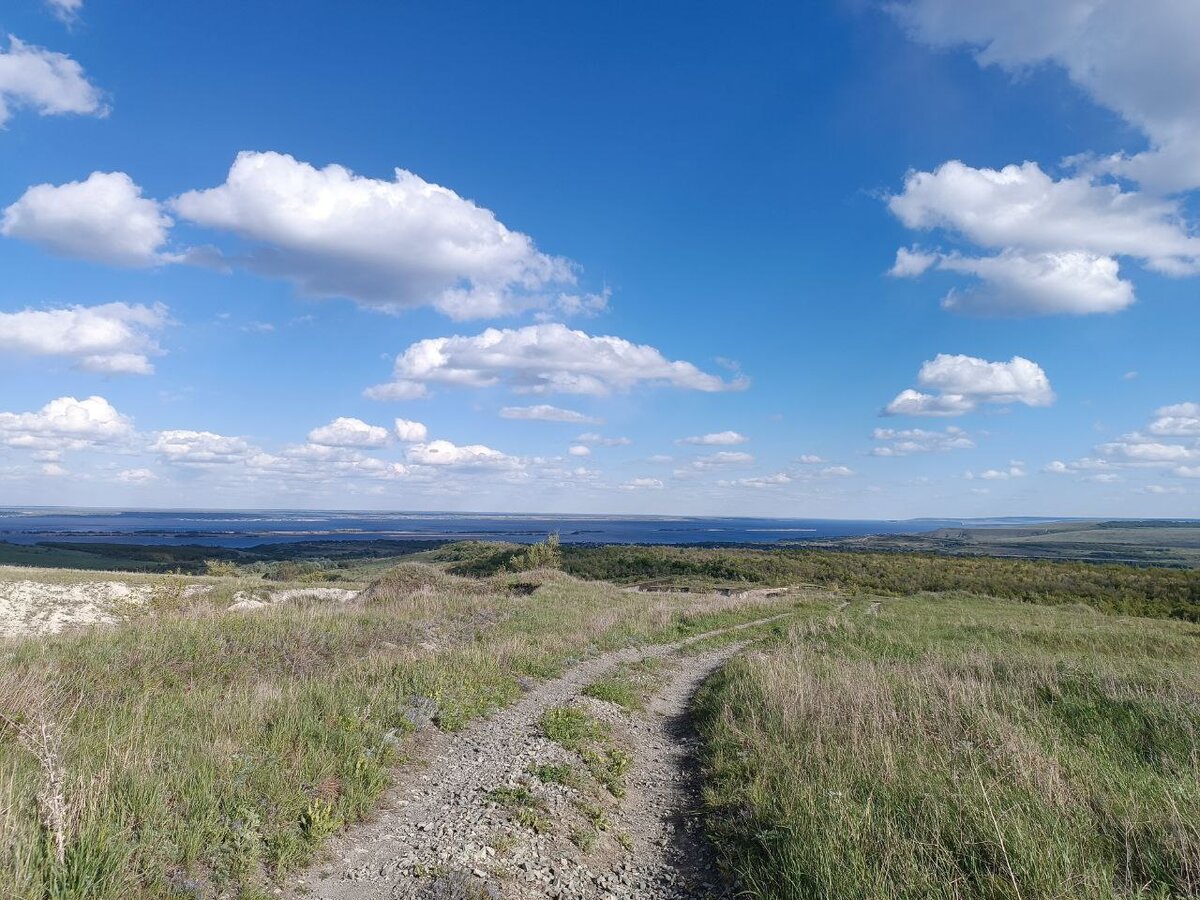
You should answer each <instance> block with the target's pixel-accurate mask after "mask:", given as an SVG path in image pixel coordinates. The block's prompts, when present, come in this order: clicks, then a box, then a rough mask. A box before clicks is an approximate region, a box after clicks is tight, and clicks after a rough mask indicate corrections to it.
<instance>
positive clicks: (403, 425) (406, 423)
mask: <svg viewBox="0 0 1200 900" xmlns="http://www.w3.org/2000/svg"><path fill="white" fill-rule="evenodd" d="M396 437H397V438H398V439H399V440H400V441H401V442H402V443H405V444H423V443H425V441H426V440H427V439H428V438H429V429H428V428H426V427H425V426H424V425H423V424H422V423H420V422H414V421H413V420H412V419H397V420H396Z"/></svg>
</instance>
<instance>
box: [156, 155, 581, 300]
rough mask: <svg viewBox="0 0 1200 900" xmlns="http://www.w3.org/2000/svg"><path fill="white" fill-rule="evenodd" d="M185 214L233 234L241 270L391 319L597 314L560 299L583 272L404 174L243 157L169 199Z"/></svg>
mask: <svg viewBox="0 0 1200 900" xmlns="http://www.w3.org/2000/svg"><path fill="white" fill-rule="evenodd" d="M172 208H173V209H174V210H175V212H176V213H177V214H178V215H180V216H181V217H182V218H185V219H187V220H188V221H191V222H194V223H195V224H197V225H202V226H205V227H208V228H214V229H219V230H222V231H228V232H231V233H233V234H235V235H237V236H239V237H240V238H242V239H244V240H245V241H246V242H247V243H248V244H249V249H248V250H247V252H246V253H245V254H244V255H241V256H239V257H237V258H236V262H237V263H239V264H242V265H245V266H247V267H249V268H251V269H253V270H255V271H257V272H260V273H262V274H264V275H268V276H272V277H278V278H284V279H287V280H288V281H291V282H292V283H293V284H295V285H296V287H297V289H298V290H299V291H300V293H302V294H303V295H305V296H310V297H345V298H350V299H352V300H356V301H358V302H359V303H362V304H364V305H368V306H372V307H376V308H379V309H383V310H387V311H392V312H395V311H400V310H403V309H409V308H412V307H416V306H425V305H432V306H434V307H435V308H437V309H438V310H440V311H441V312H443V313H445V314H447V315H449V316H451V317H452V318H456V319H469V318H479V317H486V316H499V315H506V314H510V313H514V312H519V311H521V310H523V309H528V308H532V307H546V306H554V305H557V306H559V307H560V308H566V309H574V310H576V311H578V310H580V309H585V308H588V309H594V308H595V307H596V306H602V305H603V303H602V302H601V301H600V299H598V298H588V297H581V296H579V295H578V294H577V293H574V292H572V293H569V294H565V293H564V289H565V288H568V287H570V286H572V285H574V283H575V281H576V274H575V269H576V267H575V266H574V265H573V264H572V263H570V262H569V261H568V260H565V259H562V258H560V257H554V256H548V255H547V254H545V253H542V252H540V251H539V250H538V249H537V247H536V246H535V245H534V243H533V240H532V239H531V238H530V237H529V236H528V235H525V234H521V233H520V232H517V231H511V230H510V229H508V228H506V227H505V226H504V225H503V224H502V223H501V222H500V221H499V220H498V219H497V218H496V216H495V214H494V213H492V212H491V211H490V210H488V209H485V208H483V207H481V206H478V205H476V204H475V203H473V202H471V201H470V200H467V199H465V198H463V197H461V196H459V195H458V194H456V193H455V192H454V191H452V190H450V189H449V188H445V187H442V186H441V185H437V184H432V183H430V182H428V181H425V180H424V179H422V178H421V177H420V176H418V175H415V174H413V173H412V172H408V171H405V170H404V169H399V168H398V169H396V170H395V173H394V177H393V179H392V180H391V181H384V180H381V179H374V178H366V177H363V176H360V175H356V174H354V173H353V172H351V171H350V170H349V169H346V168H344V167H342V166H339V165H329V166H326V167H324V168H316V167H314V166H312V165H309V164H308V163H306V162H301V161H299V160H296V159H294V158H293V157H291V156H288V155H286V154H282V153H273V152H267V153H255V152H243V153H239V154H238V156H237V158H236V159H235V160H234V163H233V166H232V167H231V168H230V170H229V174H228V176H227V178H226V180H225V183H224V184H222V185H219V186H218V187H215V188H210V189H208V190H198V191H189V192H187V193H184V194H182V195H180V196H179V197H177V198H176V199H175V200H174V201H173V202H172Z"/></svg>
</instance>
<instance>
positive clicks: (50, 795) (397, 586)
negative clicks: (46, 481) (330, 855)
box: [0, 567, 789, 900]
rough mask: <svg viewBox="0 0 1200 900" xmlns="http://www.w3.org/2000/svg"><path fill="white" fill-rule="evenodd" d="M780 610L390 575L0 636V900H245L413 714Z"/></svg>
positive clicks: (390, 750)
mask: <svg viewBox="0 0 1200 900" xmlns="http://www.w3.org/2000/svg"><path fill="white" fill-rule="evenodd" d="M226 582H228V583H226ZM530 584H532V585H533V588H532V593H530V590H531V588H530V587H528V586H529V585H530ZM221 585H222V587H221V591H222V592H223V593H222V597H223V598H224V597H225V596H226V595H227V594H228V591H229V590H230V589H231V588H232V587H233V586H234V585H236V582H235V581H233V580H226V581H222V582H221ZM518 585H521V587H518ZM788 603H789V601H787V600H779V601H774V602H772V603H771V604H764V603H748V602H742V601H738V600H734V599H729V598H718V597H708V598H704V597H695V596H684V597H675V596H646V595H635V594H629V593H624V592H621V591H619V590H616V589H613V588H610V587H608V586H606V585H599V584H584V583H580V582H576V581H575V580H573V579H570V578H568V577H565V576H562V575H559V574H556V573H555V574H550V573H540V574H539V573H521V574H520V575H519V576H518V575H511V576H505V577H500V578H497V579H493V580H489V581H484V582H480V581H473V580H469V579H457V578H452V577H448V576H444V575H441V573H437V572H431V571H428V570H423V571H415V572H414V571H412V570H411V568H409V567H406V570H405V571H404V572H401V573H398V575H397V576H395V577H393V578H385V579H382V580H381V582H380V584H379V585H378V586H377V587H376V588H375V589H374V590H372V591H370V592H368V594H366V595H364V596H362V597H360V598H359V600H357V601H354V602H350V603H345V604H339V603H329V602H312V601H297V602H294V603H286V604H280V605H278V606H274V607H271V608H268V609H263V610H258V611H255V612H252V613H246V614H224V613H222V612H220V602H217V603H214V602H203V603H199V604H194V603H190V602H188V603H180V604H179V605H178V606H176V607H175V608H171V607H170V604H168V603H164V604H161V605H160V606H159V607H157V608H155V609H154V610H153V611H152V613H151V614H148V615H143V616H141V617H139V618H136V619H134V620H132V621H131V622H130V623H129V624H128V625H126V626H125V627H121V628H110V629H98V630H94V631H90V632H87V633H82V634H77V635H73V636H58V637H54V638H49V639H45V640H36V641H35V640H27V641H21V642H9V643H7V644H0V711H2V712H3V714H4V715H5V716H7V717H8V719H9V720H10V725H9V726H7V727H6V728H5V729H3V731H2V732H0V896H3V897H5V898H18V900H35V898H36V900H59V898H75V897H98V898H105V897H108V898H117V897H119V898H142V897H175V896H179V895H180V894H189V893H191V894H193V895H195V894H201V895H205V896H207V895H226V896H241V897H257V896H261V895H263V894H264V893H265V892H269V891H270V889H271V885H272V882H273V881H274V880H275V879H277V878H278V877H279V876H280V875H281V874H282V873H284V872H286V871H288V870H290V869H293V868H295V867H297V866H300V865H303V864H304V863H306V862H307V861H309V860H310V859H311V858H312V856H313V854H314V852H315V851H316V849H317V848H318V847H320V845H321V843H322V842H323V841H324V840H325V838H326V837H327V836H328V835H329V834H331V833H333V832H334V831H336V830H337V829H339V828H341V827H343V826H344V825H345V824H347V823H350V822H353V821H355V820H357V819H359V818H361V817H363V816H365V815H366V814H368V813H369V812H370V811H371V810H372V808H373V807H374V805H375V803H376V802H377V800H378V798H379V796H380V794H381V792H382V791H383V790H384V788H385V787H386V784H387V781H388V776H389V771H390V769H391V767H392V765H393V764H394V762H395V761H396V760H397V758H398V757H400V756H402V755H403V754H404V753H405V750H406V747H407V746H408V744H407V740H406V737H405V736H406V735H407V733H408V732H409V731H411V729H412V716H411V711H412V710H413V709H414V708H420V709H421V710H428V711H430V714H431V715H432V717H433V721H434V724H436V725H437V726H438V727H440V728H444V729H454V728H458V727H461V726H462V725H463V724H464V723H465V722H467V721H468V720H469V719H471V718H472V717H475V716H478V715H482V714H486V713H487V712H488V711H490V710H494V709H496V708H497V707H499V706H501V705H503V704H505V703H508V702H510V701H512V700H513V699H515V698H516V697H517V696H519V694H520V687H519V684H518V678H519V677H522V676H525V677H544V676H549V675H552V674H555V673H557V672H558V671H559V670H560V669H561V668H562V666H563V665H564V664H566V663H568V662H569V660H571V659H572V658H581V657H584V656H587V655H589V654H592V653H595V652H598V651H600V650H603V649H609V648H613V647H618V646H624V645H628V644H632V643H637V642H644V641H651V640H666V639H675V638H678V637H680V636H684V635H687V634H690V633H696V632H699V631H704V630H707V629H709V628H715V627H721V626H723V625H727V624H733V623H736V622H739V621H744V620H748V619H753V618H756V617H759V616H762V615H764V614H769V613H771V612H774V611H778V610H779V609H782V608H786V607H787V606H788ZM59 798H61V802H60V800H59ZM56 803H57V804H59V805H58V806H56V805H55V804H56Z"/></svg>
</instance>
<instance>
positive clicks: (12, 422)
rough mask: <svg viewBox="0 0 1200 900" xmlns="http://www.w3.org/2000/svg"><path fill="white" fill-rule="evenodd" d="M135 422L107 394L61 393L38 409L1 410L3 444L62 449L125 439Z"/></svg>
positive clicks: (32, 448)
mask: <svg viewBox="0 0 1200 900" xmlns="http://www.w3.org/2000/svg"><path fill="white" fill-rule="evenodd" d="M132 433H133V423H132V422H130V420H129V419H128V418H127V417H125V416H123V415H121V414H120V413H119V412H117V410H116V409H114V408H113V406H112V404H111V403H109V402H108V401H107V400H105V399H104V398H103V397H95V396H93V397H88V398H86V399H84V400H77V399H75V398H74V397H59V398H58V399H56V400H51V401H50V402H49V403H47V404H46V405H45V406H43V407H42V408H41V409H40V410H38V411H37V412H26V413H11V412H0V444H4V445H6V446H9V447H18V448H25V449H29V450H51V451H61V450H64V449H76V448H79V447H86V446H90V445H93V444H108V443H115V442H117V441H121V440H124V439H126V438H128V437H130V436H131V435H132Z"/></svg>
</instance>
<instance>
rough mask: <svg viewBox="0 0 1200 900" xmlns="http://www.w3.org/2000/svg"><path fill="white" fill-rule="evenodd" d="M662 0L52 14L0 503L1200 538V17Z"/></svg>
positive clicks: (22, 247) (4, 23)
mask: <svg viewBox="0 0 1200 900" xmlns="http://www.w3.org/2000/svg"><path fill="white" fill-rule="evenodd" d="M652 7H653V8H648V7H647V5H646V4H632V3H629V4H622V3H617V4H599V5H597V4H593V5H590V6H586V7H585V6H581V5H563V4H551V3H510V4H503V5H496V4H484V3H438V4H432V3H428V4H416V3H406V4H386V5H385V4H371V5H358V6H355V5H349V6H348V5H346V4H336V5H335V4H330V3H317V2H310V3H305V4H291V5H289V6H288V8H287V14H286V16H285V15H282V14H281V13H280V9H279V8H278V7H268V6H266V5H255V4H236V5H235V4H232V3H219V2H218V3H209V4H204V5H202V6H192V5H187V4H159V5H157V6H155V7H153V8H150V7H146V6H145V5H144V4H134V3H128V2H126V3H113V2H106V0H83V2H80V0H54V2H44V0H15V2H13V3H11V4H8V5H7V6H6V9H5V10H4V11H3V13H0V122H2V126H3V130H2V131H0V272H2V273H3V276H4V277H3V278H2V279H0V502H8V503H14V504H18V503H19V504H68V505H111V506H205V507H261V506H274V507H281V506H289V507H312V506H319V507H338V508H376V509H463V510H480V509H489V510H510V511H564V512H590V511H594V512H630V513H695V514H739V513H745V514H762V515H780V516H844V517H907V516H927V515H938V516H940V515H964V516H965V515H1005V514H1048V515H1130V516H1136V515H1161V516H1171V515H1195V514H1196V513H1197V511H1198V510H1200V505H1198V504H1197V496H1198V495H1200V354H1198V353H1197V352H1196V345H1197V337H1198V336H1200V307H1198V305H1197V302H1196V300H1197V297H1196V290H1197V279H1196V276H1197V274H1198V273H1200V237H1197V236H1196V235H1197V227H1196V222H1197V203H1196V198H1197V191H1198V189H1200V150H1197V149H1196V148H1197V147H1200V104H1198V101H1197V99H1196V98H1197V97H1200V62H1197V60H1196V55H1195V54H1194V52H1193V49H1194V38H1195V36H1196V35H1197V34H1200V8H1198V7H1196V6H1195V5H1193V4H1191V3H1187V2H1178V0H1176V2H1168V0H1154V2H1148V3H1146V4H1144V5H1142V4H1139V6H1138V10H1137V13H1136V15H1134V13H1133V12H1132V11H1130V10H1126V9H1125V8H1124V7H1123V5H1121V4H1113V3H1107V2H1102V0H1081V2H1075V3H1071V4H1066V3H1058V4H1055V3H1051V4H1046V3H1044V2H1043V3H1034V2H1032V0H1003V2H992V3H986V4H984V3H978V4H976V3H961V2H952V0H911V2H908V3H897V4H887V5H884V4H874V3H869V2H857V3H850V2H841V3H839V2H830V3H828V4H790V5H789V4H761V5H751V6H749V7H747V6H746V5H744V4H743V5H734V4H682V3H672V2H664V3H660V4H653V5H652ZM1118 7H1120V8H1118ZM397 420H399V422H398V421H397Z"/></svg>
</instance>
